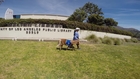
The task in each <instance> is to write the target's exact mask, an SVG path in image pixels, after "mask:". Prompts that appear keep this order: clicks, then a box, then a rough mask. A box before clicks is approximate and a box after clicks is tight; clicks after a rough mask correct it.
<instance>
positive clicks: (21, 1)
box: [0, 0, 140, 30]
mask: <svg viewBox="0 0 140 79" xmlns="http://www.w3.org/2000/svg"><path fill="white" fill-rule="evenodd" d="M87 2H91V3H93V4H96V5H98V7H99V8H102V12H103V13H104V15H103V16H104V17H105V18H113V19H114V20H115V21H117V22H118V26H121V27H124V28H135V29H137V30H140V0H5V1H4V2H3V3H2V4H0V17H2V18H4V14H5V11H6V10H7V8H10V9H12V10H13V11H14V15H20V14H55V15H65V16H70V15H71V14H72V13H73V12H74V11H75V10H76V9H78V8H79V7H82V6H84V4H86V3H87Z"/></svg>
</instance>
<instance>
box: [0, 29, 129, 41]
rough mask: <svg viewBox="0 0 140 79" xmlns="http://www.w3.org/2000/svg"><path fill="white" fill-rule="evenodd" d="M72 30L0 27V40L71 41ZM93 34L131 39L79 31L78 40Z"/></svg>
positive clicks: (123, 36)
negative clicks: (63, 39)
mask: <svg viewBox="0 0 140 79" xmlns="http://www.w3.org/2000/svg"><path fill="white" fill-rule="evenodd" d="M73 32H74V29H67V28H50V27H0V39H13V40H14V39H33V40H35V39H36V40H58V39H60V38H66V39H72V38H73ZM91 34H95V35H96V36H97V37H101V38H103V37H104V36H108V37H112V38H120V39H124V38H126V39H131V36H126V35H119V34H111V33H105V32H96V31H87V30H80V31H79V35H80V39H81V40H83V39H84V38H85V37H87V36H89V35H91Z"/></svg>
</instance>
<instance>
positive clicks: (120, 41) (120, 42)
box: [114, 38, 123, 45]
mask: <svg viewBox="0 0 140 79" xmlns="http://www.w3.org/2000/svg"><path fill="white" fill-rule="evenodd" d="M122 43H123V42H122V40H121V39H118V38H116V39H115V40H114V45H121V44H122Z"/></svg>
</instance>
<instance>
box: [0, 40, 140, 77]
mask: <svg viewBox="0 0 140 79" xmlns="http://www.w3.org/2000/svg"><path fill="white" fill-rule="evenodd" d="M56 45H57V42H39V41H10V40H0V79H139V78H140V44H124V45H116V46H115V45H106V44H84V43H83V44H81V45H80V46H81V49H80V50H76V51H71V50H61V51H60V50H56V49H55V47H56Z"/></svg>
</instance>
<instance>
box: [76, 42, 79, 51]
mask: <svg viewBox="0 0 140 79" xmlns="http://www.w3.org/2000/svg"><path fill="white" fill-rule="evenodd" d="M76 45H77V49H79V41H78V42H77V44H76Z"/></svg>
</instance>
